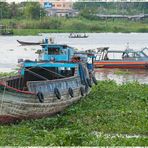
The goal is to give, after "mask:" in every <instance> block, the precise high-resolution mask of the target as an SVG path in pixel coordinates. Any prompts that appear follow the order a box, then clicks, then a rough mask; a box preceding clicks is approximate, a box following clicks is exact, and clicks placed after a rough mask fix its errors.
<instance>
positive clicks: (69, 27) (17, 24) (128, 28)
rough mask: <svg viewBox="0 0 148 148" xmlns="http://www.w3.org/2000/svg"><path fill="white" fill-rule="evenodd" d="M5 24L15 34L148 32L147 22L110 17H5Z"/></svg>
mask: <svg viewBox="0 0 148 148" xmlns="http://www.w3.org/2000/svg"><path fill="white" fill-rule="evenodd" d="M3 24H4V25H7V26H13V28H14V29H13V30H14V34H15V35H37V34H38V33H53V32H55V33H64V32H98V33H100V32H124V33H129V32H148V25H147V23H146V22H140V21H137V22H133V21H130V20H118V19H114V20H112V19H110V20H108V21H106V20H88V19H85V18H69V19H66V18H58V17H50V18H49V17H44V18H42V19H41V20H16V19H4V20H3Z"/></svg>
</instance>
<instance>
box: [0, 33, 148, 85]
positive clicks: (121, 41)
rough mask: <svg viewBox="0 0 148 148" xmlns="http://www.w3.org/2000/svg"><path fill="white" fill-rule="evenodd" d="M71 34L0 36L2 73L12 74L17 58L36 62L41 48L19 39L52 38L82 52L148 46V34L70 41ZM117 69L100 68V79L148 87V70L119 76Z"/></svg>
mask: <svg viewBox="0 0 148 148" xmlns="http://www.w3.org/2000/svg"><path fill="white" fill-rule="evenodd" d="M68 35H69V34H68V33H50V34H44V33H43V34H41V35H40V36H0V72H9V71H13V70H15V68H16V65H17V61H18V59H22V58H23V59H31V60H34V59H37V55H36V54H34V53H35V51H36V50H37V49H41V47H40V46H20V45H19V43H18V42H17V40H21V41H30V42H31V41H32V42H38V41H41V40H42V39H44V38H45V37H48V38H49V37H52V38H53V39H54V41H55V43H59V44H68V45H69V46H72V47H75V48H77V49H80V50H85V49H95V48H97V47H110V49H114V50H124V49H125V48H126V46H127V44H128V45H129V47H130V48H133V49H135V50H138V49H141V48H144V47H148V33H88V35H89V37H88V38H68ZM117 73H118V70H117V69H97V72H96V78H97V79H98V80H104V79H113V80H116V81H117V82H118V83H122V82H127V81H135V80H136V81H139V82H140V83H147V84H148V70H130V71H129V70H128V73H126V74H124V72H123V74H119V73H118V74H117Z"/></svg>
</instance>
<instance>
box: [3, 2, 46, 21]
mask: <svg viewBox="0 0 148 148" xmlns="http://www.w3.org/2000/svg"><path fill="white" fill-rule="evenodd" d="M41 16H45V10H44V9H43V8H42V7H41V5H40V4H39V3H38V2H22V3H15V2H12V3H10V4H9V3H7V2H0V19H12V18H18V19H19V18H20V19H39V18H40V17H41Z"/></svg>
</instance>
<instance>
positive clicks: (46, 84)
mask: <svg viewBox="0 0 148 148" xmlns="http://www.w3.org/2000/svg"><path fill="white" fill-rule="evenodd" d="M80 85H81V81H80V77H79V76H73V77H68V78H63V79H55V80H47V81H28V82H27V87H28V90H29V91H31V92H34V93H37V92H42V93H44V94H49V92H53V91H54V89H55V88H58V89H59V90H60V91H64V90H68V89H69V88H70V87H71V88H72V89H75V88H77V87H80Z"/></svg>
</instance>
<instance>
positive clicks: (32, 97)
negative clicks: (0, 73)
mask: <svg viewBox="0 0 148 148" xmlns="http://www.w3.org/2000/svg"><path fill="white" fill-rule="evenodd" d="M41 46H42V50H41V52H38V54H39V59H38V60H35V61H30V60H23V59H20V60H19V64H20V69H19V73H18V75H16V76H13V77H4V78H1V79H0V123H3V124H4V123H13V122H16V121H21V120H29V119H37V118H42V117H49V116H50V115H53V114H56V113H58V112H61V111H63V110H64V109H65V108H66V107H68V106H70V105H71V104H73V103H74V102H76V101H78V100H80V98H81V97H83V96H85V95H87V94H88V93H89V92H90V90H91V87H92V85H93V84H97V81H96V79H95V77H94V73H93V62H92V61H93V58H94V55H93V54H87V53H83V54H81V53H79V54H78V53H75V52H76V51H75V49H74V48H72V47H69V46H67V45H60V44H49V43H48V40H47V39H46V40H45V41H44V43H43V44H41ZM82 55H83V56H82ZM88 59H89V62H88Z"/></svg>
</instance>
